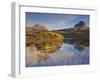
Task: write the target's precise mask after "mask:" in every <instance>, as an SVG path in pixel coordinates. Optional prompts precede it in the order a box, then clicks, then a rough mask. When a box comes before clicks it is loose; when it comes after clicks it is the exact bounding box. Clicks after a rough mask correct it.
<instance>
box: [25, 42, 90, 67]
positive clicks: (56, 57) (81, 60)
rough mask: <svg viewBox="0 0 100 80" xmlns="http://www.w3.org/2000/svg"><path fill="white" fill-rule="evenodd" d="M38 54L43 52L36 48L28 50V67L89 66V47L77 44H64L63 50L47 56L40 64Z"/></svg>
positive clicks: (28, 48) (60, 49)
mask: <svg viewBox="0 0 100 80" xmlns="http://www.w3.org/2000/svg"><path fill="white" fill-rule="evenodd" d="M38 54H41V52H40V51H37V50H36V49H35V48H34V47H27V48H26V67H35V66H58V65H81V64H89V47H84V46H83V47H80V46H78V45H75V44H73V45H72V44H67V43H63V44H62V45H61V48H59V49H58V50H57V51H55V52H53V53H50V54H47V56H46V58H45V59H43V61H42V60H41V61H40V62H39V61H38V57H37V55H38Z"/></svg>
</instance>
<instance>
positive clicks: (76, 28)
mask: <svg viewBox="0 0 100 80" xmlns="http://www.w3.org/2000/svg"><path fill="white" fill-rule="evenodd" d="M83 30H89V27H87V25H86V23H85V22H84V21H80V22H79V23H77V24H75V25H74V26H73V28H67V29H60V30H53V31H61V32H73V31H83Z"/></svg>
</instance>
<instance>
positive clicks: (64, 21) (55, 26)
mask: <svg viewBox="0 0 100 80" xmlns="http://www.w3.org/2000/svg"><path fill="white" fill-rule="evenodd" d="M89 20H90V19H89V15H76V14H57V13H56V14H55V13H34V12H26V26H27V27H29V26H30V27H31V26H33V25H35V24H41V25H43V26H46V28H47V29H49V30H59V29H66V28H71V27H74V25H75V24H78V23H79V22H80V21H84V22H85V23H86V24H87V26H88V27H89Z"/></svg>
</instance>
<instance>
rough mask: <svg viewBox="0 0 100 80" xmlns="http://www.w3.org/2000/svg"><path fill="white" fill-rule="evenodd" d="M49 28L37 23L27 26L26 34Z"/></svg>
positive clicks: (44, 30)
mask: <svg viewBox="0 0 100 80" xmlns="http://www.w3.org/2000/svg"><path fill="white" fill-rule="evenodd" d="M46 31H48V29H47V28H46V26H43V25H40V24H35V25H34V26H30V27H26V35H33V34H35V33H39V32H46Z"/></svg>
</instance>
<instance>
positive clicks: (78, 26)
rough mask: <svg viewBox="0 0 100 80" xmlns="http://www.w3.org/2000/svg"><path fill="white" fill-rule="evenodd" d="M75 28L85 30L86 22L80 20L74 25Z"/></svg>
mask: <svg viewBox="0 0 100 80" xmlns="http://www.w3.org/2000/svg"><path fill="white" fill-rule="evenodd" d="M74 29H75V30H85V29H88V27H87V25H86V23H85V22H84V21H80V22H79V23H78V24H75V25H74Z"/></svg>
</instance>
